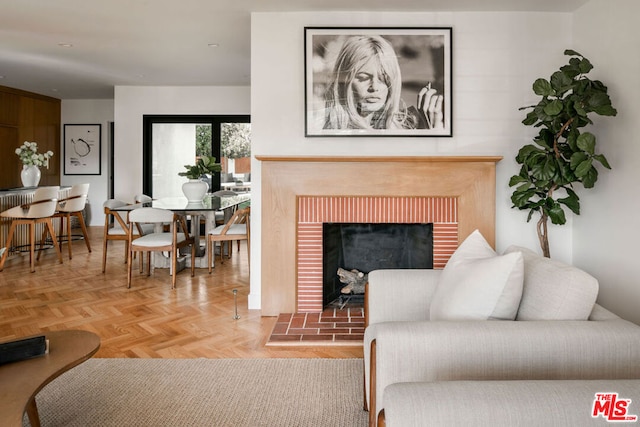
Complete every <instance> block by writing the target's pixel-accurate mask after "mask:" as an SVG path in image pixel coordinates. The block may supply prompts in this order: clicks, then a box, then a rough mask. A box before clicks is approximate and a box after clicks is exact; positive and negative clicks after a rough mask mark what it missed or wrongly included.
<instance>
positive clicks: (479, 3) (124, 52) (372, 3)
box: [0, 0, 589, 99]
mask: <svg viewBox="0 0 640 427" xmlns="http://www.w3.org/2000/svg"><path fill="white" fill-rule="evenodd" d="M588 1H589V0H105V1H87V0H53V1H52V0H0V10H1V11H2V12H1V13H0V85H2V86H8V87H12V88H15V89H22V90H27V91H30V92H35V93H40V94H43V95H48V96H52V97H55V98H60V99H110V98H113V88H114V86H117V85H135V86H237V85H240V86H247V85H249V84H250V24H251V12H278V11H282V12H286V11H399V12H403V11H425V12H430V11H551V12H572V11H574V10H576V9H577V8H579V7H580V6H582V5H583V4H585V3H587V2H588Z"/></svg>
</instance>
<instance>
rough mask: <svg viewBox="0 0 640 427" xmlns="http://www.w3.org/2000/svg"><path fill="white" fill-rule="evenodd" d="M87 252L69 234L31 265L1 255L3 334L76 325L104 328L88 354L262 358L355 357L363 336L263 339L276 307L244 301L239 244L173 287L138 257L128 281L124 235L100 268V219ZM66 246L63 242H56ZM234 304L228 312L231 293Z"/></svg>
mask: <svg viewBox="0 0 640 427" xmlns="http://www.w3.org/2000/svg"><path fill="white" fill-rule="evenodd" d="M89 236H90V240H91V248H92V250H93V252H91V253H88V251H87V248H86V246H85V244H84V242H83V241H75V242H73V259H72V260H69V259H68V257H66V256H64V263H63V264H59V263H58V261H57V258H56V255H55V252H54V251H53V250H49V251H47V252H45V253H43V255H42V256H41V258H40V261H39V262H37V263H36V272H35V273H30V272H29V257H28V254H27V256H23V257H16V258H13V259H11V260H8V261H7V264H6V265H5V268H4V271H2V272H0V341H7V340H11V339H17V338H20V337H23V336H27V335H33V334H39V333H42V332H45V331H54V330H62V329H83V330H88V331H92V332H95V333H96V334H98V336H100V338H101V347H100V350H99V351H98V353H97V354H96V356H95V357H131V358H196V357H204V358H269V357H305V358H306V357H325V358H350V357H362V347H361V345H355V346H330V345H318V346H304V347H289V346H288V347H281V348H278V347H266V346H265V343H266V342H267V340H268V338H269V335H270V333H271V331H272V329H273V327H274V325H275V322H276V320H277V318H276V317H262V316H261V314H260V311H259V310H248V309H247V297H248V294H249V269H248V266H247V259H246V257H247V252H246V247H242V248H241V250H240V252H237V250H236V251H234V253H233V257H232V259H231V260H226V261H225V263H224V264H220V262H219V260H217V261H216V267H215V269H214V271H213V273H212V274H211V275H209V274H208V272H207V270H206V269H198V268H197V269H196V275H195V277H193V278H192V277H191V276H190V274H189V270H188V269H186V270H184V271H182V272H180V273H178V277H177V284H176V289H175V290H171V280H170V277H169V273H168V270H166V269H156V270H155V273H154V274H153V275H151V276H150V277H147V276H146V275H140V274H139V273H138V270H137V266H138V264H137V261H136V262H135V264H134V267H135V268H134V277H133V281H132V285H131V289H127V269H126V264H124V243H123V242H110V244H109V250H108V258H107V271H106V273H105V274H103V273H102V264H101V263H102V227H89ZM63 254H64V255H66V250H65V248H64V247H63ZM234 289H235V290H237V295H236V296H235V298H236V299H237V305H238V314H239V315H240V319H238V320H235V319H234V318H233V317H234V314H235V308H234V307H235V306H234V293H233V290H234Z"/></svg>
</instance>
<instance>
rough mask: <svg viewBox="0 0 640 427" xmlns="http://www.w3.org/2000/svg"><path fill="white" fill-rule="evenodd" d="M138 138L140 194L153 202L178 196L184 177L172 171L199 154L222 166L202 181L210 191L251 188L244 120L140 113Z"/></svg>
mask: <svg viewBox="0 0 640 427" xmlns="http://www.w3.org/2000/svg"><path fill="white" fill-rule="evenodd" d="M143 140H144V144H143V147H144V157H143V192H144V193H145V194H148V195H150V196H151V197H153V198H155V199H159V198H162V197H176V196H181V195H182V184H183V183H184V182H185V180H186V178H184V177H180V176H178V173H179V172H182V171H184V170H185V169H184V166H185V165H192V164H194V163H195V162H196V160H197V159H198V157H199V156H203V155H207V156H214V157H215V158H216V159H218V162H220V163H221V165H222V173H221V174H216V175H215V176H213V177H210V178H209V180H208V183H209V191H210V192H214V191H217V190H219V189H221V188H227V189H231V190H233V191H248V189H250V187H251V161H250V159H251V124H250V121H249V116H227V115H225V116H146V115H145V116H144V117H143ZM221 181H222V183H224V184H225V185H222V186H221Z"/></svg>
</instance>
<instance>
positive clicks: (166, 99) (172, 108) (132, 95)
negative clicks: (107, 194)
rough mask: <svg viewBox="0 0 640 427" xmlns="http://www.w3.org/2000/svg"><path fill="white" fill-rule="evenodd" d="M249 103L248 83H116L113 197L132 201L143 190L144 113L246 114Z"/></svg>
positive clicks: (248, 109) (248, 110)
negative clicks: (132, 84) (236, 84)
mask: <svg viewBox="0 0 640 427" xmlns="http://www.w3.org/2000/svg"><path fill="white" fill-rule="evenodd" d="M250 104H251V99H250V93H249V88H248V87H212V86H207V87H196V86H194V87H170V86H167V87H146V86H116V88H115V147H114V163H115V165H116V166H115V173H114V175H115V176H114V191H115V194H114V197H115V198H118V199H122V200H128V201H133V197H134V196H135V195H136V194H138V193H141V192H142V167H141V165H142V116H143V115H145V114H173V115H180V114H249V112H250V108H251V107H250ZM176 179H182V180H185V181H186V178H182V177H178V176H176Z"/></svg>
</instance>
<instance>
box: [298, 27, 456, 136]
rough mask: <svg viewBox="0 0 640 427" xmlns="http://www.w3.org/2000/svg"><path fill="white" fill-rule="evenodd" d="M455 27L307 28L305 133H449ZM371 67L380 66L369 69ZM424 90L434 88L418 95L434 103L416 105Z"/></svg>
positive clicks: (442, 134) (416, 134)
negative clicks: (453, 34) (453, 33)
mask: <svg viewBox="0 0 640 427" xmlns="http://www.w3.org/2000/svg"><path fill="white" fill-rule="evenodd" d="M452 32H453V30H452V28H451V27H420V28H416V27H408V28H407V27H305V28H304V57H305V64H304V66H305V67H304V69H305V136H306V137H345V136H348V137H352V136H355V137H372V136H383V137H451V136H453V123H452V85H453V82H452V66H453V64H452V43H453V40H452ZM373 52H376V53H373ZM374 56H375V57H376V60H375V61H369V59H370V58H372V57H374ZM336 58H341V59H340V60H339V61H336ZM336 63H338V64H340V66H338V67H336ZM341 67H342V68H341ZM367 67H368V68H367ZM371 67H373V69H377V70H378V71H373V72H372V73H371V72H369V71H371V70H372V68H371ZM380 70H382V71H380ZM397 70H399V72H397ZM372 74H377V76H375V77H373V76H372ZM363 76H365V77H363ZM356 77H357V78H356ZM354 82H356V83H354ZM374 82H375V83H374ZM380 82H382V83H380ZM367 85H369V86H368V88H367V89H366V90H367V91H368V92H380V93H381V94H382V95H380V94H379V93H378V94H367V93H364V92H363V91H364V90H365V89H363V86H367ZM356 86H359V88H358V87H356ZM378 87H380V88H381V89H380V91H378V89H377V88H378ZM354 88H355V89H354ZM384 88H386V93H385V92H384V90H385V89H384ZM398 88H399V89H398ZM421 90H422V91H423V93H424V92H425V91H427V90H429V91H430V92H429V93H430V94H431V93H434V92H435V95H434V96H428V97H423V98H422V102H424V100H425V99H431V100H432V102H434V105H432V108H431V109H429V108H421V106H420V105H419V103H418V94H419V92H420V91H421ZM358 97H359V98H358ZM439 103H441V104H439ZM382 104H384V107H381V106H382ZM435 104H437V107H436V105H435ZM440 105H441V107H440ZM378 107H380V108H378ZM382 111H384V113H381V112H382ZM425 111H426V113H425ZM389 112H391V113H389ZM358 116H359V117H358ZM372 123H374V124H373V125H372Z"/></svg>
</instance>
